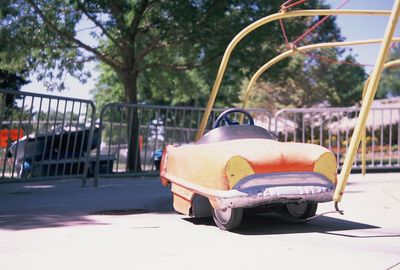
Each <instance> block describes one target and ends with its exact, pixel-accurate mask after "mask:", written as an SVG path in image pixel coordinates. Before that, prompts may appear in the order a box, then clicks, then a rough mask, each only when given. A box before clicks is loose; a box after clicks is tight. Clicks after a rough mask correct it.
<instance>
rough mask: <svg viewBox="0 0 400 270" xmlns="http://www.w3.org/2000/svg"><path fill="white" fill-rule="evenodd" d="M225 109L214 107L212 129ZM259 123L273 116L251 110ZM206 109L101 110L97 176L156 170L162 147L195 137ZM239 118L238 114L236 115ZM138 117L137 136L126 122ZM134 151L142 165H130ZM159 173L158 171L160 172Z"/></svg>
mask: <svg viewBox="0 0 400 270" xmlns="http://www.w3.org/2000/svg"><path fill="white" fill-rule="evenodd" d="M223 111H224V110H223V109H214V110H213V111H212V113H211V115H210V120H209V122H208V127H207V129H208V130H209V129H211V127H212V125H213V123H214V121H215V120H216V118H217V117H218V115H219V114H220V113H221V112H223ZM249 111H250V113H251V114H252V115H253V117H254V118H255V121H256V123H257V124H259V125H263V126H264V127H266V128H267V129H269V127H270V124H271V116H270V114H269V113H268V112H267V111H265V110H258V109H253V110H249ZM203 113H204V109H203V108H193V107H171V106H151V105H133V104H120V103H112V104H108V105H106V106H105V107H104V108H103V109H102V110H101V112H100V123H99V130H100V132H99V133H98V139H97V140H98V141H101V143H100V144H98V146H97V162H96V164H97V166H96V173H95V174H96V179H97V177H98V176H99V175H101V176H108V177H109V176H118V175H124V176H126V175H127V174H134V175H138V174H142V173H146V174H148V173H151V172H157V171H158V169H159V162H160V158H161V154H162V149H163V148H164V146H165V145H167V144H173V145H182V144H188V143H192V142H194V140H195V136H196V132H197V128H198V126H199V123H200V121H201V117H202V116H203ZM235 117H236V118H237V119H239V115H236V116H235ZM135 118H137V119H138V123H137V125H138V127H139V128H138V130H137V131H136V132H137V133H138V136H134V135H133V133H134V132H135V131H133V129H132V127H129V126H128V124H127V123H133V122H135V120H134V119H135ZM129 149H131V151H135V157H134V158H133V160H136V159H138V157H139V156H140V159H139V160H140V164H137V163H135V164H132V166H131V167H129V157H128V152H129ZM157 173H158V172H157Z"/></svg>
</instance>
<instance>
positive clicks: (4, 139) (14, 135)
mask: <svg viewBox="0 0 400 270" xmlns="http://www.w3.org/2000/svg"><path fill="white" fill-rule="evenodd" d="M23 136H24V131H23V130H22V129H1V130H0V148H6V147H7V146H8V143H9V142H13V141H16V140H18V139H19V138H21V137H23Z"/></svg>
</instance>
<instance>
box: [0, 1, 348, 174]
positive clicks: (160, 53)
mask: <svg viewBox="0 0 400 270" xmlns="http://www.w3.org/2000/svg"><path fill="white" fill-rule="evenodd" d="M280 4H281V3H280V2H278V1H255V0H224V1H221V0H186V1H167V0H159V1H156V0H153V1H151V0H118V1H111V0H109V1H107V0H88V1H81V0H69V1H64V0H9V1H6V2H1V3H0V19H1V30H0V38H1V40H2V41H6V42H1V44H2V47H3V48H2V50H1V51H2V52H5V53H1V54H0V58H2V59H4V61H2V62H1V66H0V68H7V69H21V68H25V69H27V70H29V71H31V72H37V73H38V74H39V76H38V78H39V79H43V80H47V81H50V82H51V81H53V80H55V79H61V78H62V77H63V75H64V73H65V72H67V73H69V74H71V75H72V76H75V77H78V78H79V79H81V80H82V81H84V80H85V78H87V76H88V74H87V73H84V72H82V70H83V66H84V63H85V62H87V61H99V62H100V63H102V64H104V65H105V66H107V67H108V68H109V70H110V71H111V72H112V73H113V74H111V75H113V76H115V79H114V78H113V80H116V81H118V82H119V85H120V87H121V88H122V89H123V93H122V95H123V97H124V101H125V102H128V103H138V101H139V98H141V99H144V101H147V100H151V101H152V100H155V101H161V102H166V103H167V102H168V103H176V104H178V103H186V104H190V105H200V104H202V103H204V102H205V100H206V99H207V98H205V96H207V93H208V91H209V90H208V89H209V87H208V86H209V85H211V84H212V82H213V80H214V76H215V73H216V70H217V67H218V64H219V60H220V58H221V56H222V54H223V52H224V49H225V47H226V45H227V44H228V43H229V41H230V40H231V39H232V38H233V37H234V36H235V35H236V33H237V32H239V31H240V30H241V29H242V28H243V27H245V26H247V25H248V24H250V23H251V22H253V21H255V20H257V19H259V18H261V17H263V16H265V15H267V14H271V13H272V12H276V11H278V10H279V7H280ZM302 7H303V8H316V7H324V6H323V5H322V4H321V1H317V0H314V1H307V2H305V3H304V4H303V6H302ZM319 19H320V18H317V19H315V18H311V19H310V18H306V19H305V18H293V19H290V23H289V24H287V29H286V30H287V32H288V33H290V34H291V35H294V36H296V35H299V34H301V33H302V32H303V31H304V29H305V28H306V27H307V25H309V24H311V23H312V22H313V21H315V20H319ZM82 20H86V21H89V22H90V23H91V32H90V33H91V35H92V36H93V37H94V38H95V39H96V41H97V42H95V44H90V43H88V42H86V41H85V40H84V39H82V38H80V36H79V29H78V28H77V25H78V24H79V22H81V21H82ZM278 31H280V30H279V24H278V23H275V24H272V25H269V26H268V27H262V28H260V29H258V30H256V31H255V32H253V33H252V34H251V35H250V36H249V37H248V38H246V39H245V40H244V42H242V43H241V44H240V46H239V47H238V48H237V49H236V50H235V51H234V53H233V55H232V61H231V62H230V65H229V69H228V70H227V74H226V77H225V79H224V82H223V89H222V91H221V95H220V96H219V99H218V101H221V100H222V101H228V102H229V103H234V102H237V101H238V95H237V93H238V90H239V89H238V87H237V84H238V83H240V81H241V80H242V78H244V77H249V76H250V75H249V74H252V73H253V72H254V71H255V70H257V67H259V66H261V65H262V64H263V63H264V60H265V59H269V58H270V56H271V55H274V54H276V52H277V51H279V50H280V49H281V48H282V46H281V44H282V37H281V35H280V34H279V35H277V34H276V33H278ZM308 38H309V39H318V40H325V41H328V40H334V39H337V38H340V32H339V30H338V29H337V27H336V25H335V23H334V19H329V20H328V21H327V22H326V23H324V25H323V26H322V27H321V28H319V29H318V31H316V34H315V35H310V36H309V37H308ZM206 66H207V68H204V67H206ZM271 72H274V73H275V74H278V75H280V74H281V73H280V72H277V71H271ZM272 77H273V78H276V79H274V80H279V78H282V77H281V76H272ZM161 86H162V88H161V89H160V87H161ZM206 86H207V87H206ZM192 87H193V88H199V89H193V91H192V92H191V93H190V92H188V90H187V89H189V88H192ZM60 88H62V84H60ZM138 89H142V91H140V90H138ZM199 90H200V91H199ZM171 97H173V98H171ZM177 97H179V98H177ZM130 115H132V116H133V117H132V119H130V122H129V123H128V124H129V125H128V126H129V129H130V130H129V132H128V134H132V136H133V140H132V141H134V140H135V138H137V136H138V119H137V114H136V113H135V112H134V113H130ZM135 147H136V143H133V144H132V145H130V146H129V149H128V168H134V167H140V166H137V165H138V164H137V163H136V164H135V156H133V153H137V152H138V150H137V149H136V148H135ZM129 153H131V154H132V155H131V154H129ZM137 162H138V160H137Z"/></svg>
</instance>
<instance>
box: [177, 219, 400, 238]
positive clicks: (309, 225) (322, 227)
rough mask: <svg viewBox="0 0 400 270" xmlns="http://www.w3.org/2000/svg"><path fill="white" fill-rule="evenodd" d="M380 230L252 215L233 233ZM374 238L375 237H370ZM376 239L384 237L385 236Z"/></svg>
mask: <svg viewBox="0 0 400 270" xmlns="http://www.w3.org/2000/svg"><path fill="white" fill-rule="evenodd" d="M184 220H186V221H188V222H191V223H193V224H195V225H207V226H216V225H215V224H214V222H213V219H212V218H201V219H194V218H184ZM367 229H380V227H378V226H374V225H370V224H364V223H359V222H354V221H348V220H344V219H339V218H333V217H327V216H322V217H318V218H316V219H314V220H311V221H309V222H306V223H293V222H288V221H286V220H285V219H283V218H282V217H280V216H279V215H276V214H252V215H245V216H244V217H243V220H242V223H241V225H240V227H239V228H238V229H237V230H235V231H234V232H233V233H237V234H242V235H274V234H297V233H325V234H335V235H339V236H346V237H368V236H366V235H364V236H357V235H351V234H349V233H348V232H347V233H346V234H340V233H335V232H338V231H352V230H367ZM397 236H399V235H393V234H390V235H387V236H386V237H397ZM369 237H374V236H369ZM375 237H384V236H383V235H379V236H375Z"/></svg>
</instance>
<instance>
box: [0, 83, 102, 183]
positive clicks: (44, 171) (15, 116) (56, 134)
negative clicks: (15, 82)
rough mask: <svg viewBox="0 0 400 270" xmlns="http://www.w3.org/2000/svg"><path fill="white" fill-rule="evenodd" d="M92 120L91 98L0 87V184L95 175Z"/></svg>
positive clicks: (93, 110)
mask: <svg viewBox="0 0 400 270" xmlns="http://www.w3.org/2000/svg"><path fill="white" fill-rule="evenodd" d="M94 121H95V106H94V104H93V103H92V102H91V101H87V100H80V99H72V98H63V97H56V96H51V95H41V94H33V93H26V92H15V91H7V90H1V91H0V183H1V182H3V183H4V182H11V181H21V180H32V179H35V180H39V179H49V178H51V179H59V178H66V177H71V176H73V177H75V178H76V177H78V178H82V179H86V176H87V175H90V174H92V175H93V170H94V165H95V158H94V157H92V158H91V157H90V152H91V150H92V149H94V148H95V146H96V142H95V141H94V140H93V133H94V132H96V129H95V128H94ZM91 171H92V173H91Z"/></svg>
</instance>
